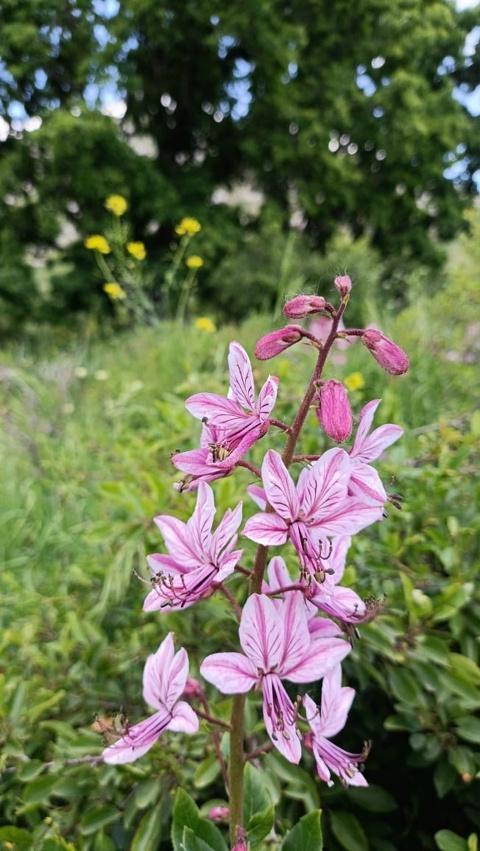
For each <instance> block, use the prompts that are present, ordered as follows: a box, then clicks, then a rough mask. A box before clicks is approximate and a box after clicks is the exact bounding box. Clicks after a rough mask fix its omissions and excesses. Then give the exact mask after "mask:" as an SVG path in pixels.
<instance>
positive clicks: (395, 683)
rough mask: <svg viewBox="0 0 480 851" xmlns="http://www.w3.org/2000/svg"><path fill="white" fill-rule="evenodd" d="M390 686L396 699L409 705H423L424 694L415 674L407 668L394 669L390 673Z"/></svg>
mask: <svg viewBox="0 0 480 851" xmlns="http://www.w3.org/2000/svg"><path fill="white" fill-rule="evenodd" d="M389 679H390V685H391V687H392V690H393V693H394V695H395V697H396V698H397V699H398V700H400V701H402V702H404V703H408V704H412V703H413V704H415V705H417V704H418V703H423V702H424V700H423V694H422V692H421V689H420V686H419V685H418V683H417V682H416V680H415V678H414V676H413V674H412V673H411V672H410V671H408V670H406V669H405V668H392V670H391V671H390V673H389Z"/></svg>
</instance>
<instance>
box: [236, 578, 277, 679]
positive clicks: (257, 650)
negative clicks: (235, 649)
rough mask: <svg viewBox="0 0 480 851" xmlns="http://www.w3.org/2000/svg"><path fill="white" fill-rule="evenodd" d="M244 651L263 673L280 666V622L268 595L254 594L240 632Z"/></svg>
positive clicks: (247, 607)
mask: <svg viewBox="0 0 480 851" xmlns="http://www.w3.org/2000/svg"><path fill="white" fill-rule="evenodd" d="M238 634H239V637H240V644H241V645H242V650H243V652H244V653H245V654H246V655H247V656H248V658H249V659H251V661H252V662H253V663H254V665H255V666H256V668H259V669H260V670H262V671H270V670H271V668H273V667H275V666H276V665H278V663H279V661H280V658H281V654H282V631H281V627H280V619H279V617H278V615H277V612H276V610H275V606H274V605H273V603H272V601H271V600H270V599H269V598H268V597H266V596H265V594H251V595H250V597H249V598H248V600H247V602H246V603H245V605H244V607H243V612H242V619H241V621H240V628H239V631H238Z"/></svg>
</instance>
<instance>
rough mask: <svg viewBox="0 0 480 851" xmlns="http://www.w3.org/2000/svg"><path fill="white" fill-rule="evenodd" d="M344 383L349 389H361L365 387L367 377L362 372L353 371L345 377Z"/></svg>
mask: <svg viewBox="0 0 480 851" xmlns="http://www.w3.org/2000/svg"><path fill="white" fill-rule="evenodd" d="M343 383H344V384H345V386H346V387H347V388H348V389H349V390H361V389H362V388H363V387H365V379H364V377H363V375H362V373H361V372H351V373H350V375H347V377H346V378H344V379H343Z"/></svg>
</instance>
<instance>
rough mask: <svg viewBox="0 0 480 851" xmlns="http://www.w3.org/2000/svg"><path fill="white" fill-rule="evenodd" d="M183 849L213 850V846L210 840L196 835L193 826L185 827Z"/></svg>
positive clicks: (189, 850)
mask: <svg viewBox="0 0 480 851" xmlns="http://www.w3.org/2000/svg"><path fill="white" fill-rule="evenodd" d="M182 851H213V848H212V846H211V845H209V844H208V842H205V841H204V840H203V839H200V837H199V836H196V834H195V833H194V832H193V830H192V829H191V827H185V828H184V829H183V836H182Z"/></svg>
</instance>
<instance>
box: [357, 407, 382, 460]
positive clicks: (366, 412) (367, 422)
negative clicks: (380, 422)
mask: <svg viewBox="0 0 480 851" xmlns="http://www.w3.org/2000/svg"><path fill="white" fill-rule="evenodd" d="M381 401H382V400H381V399H372V401H371V402H367V404H366V405H364V406H363V408H362V410H361V411H360V421H359V423H358V428H357V433H356V435H355V440H354V443H353V446H352V449H351V451H350V455H351V456H352V458H354V457H355V456H357V455H358V454H359V453H360V452H361V450H362V448H363V444H364V443H365V440H366V437H367V434H368V432H369V431H370V428H371V425H372V422H373V418H374V416H375V411H376V410H377V408H378V406H379V404H380V402H381Z"/></svg>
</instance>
